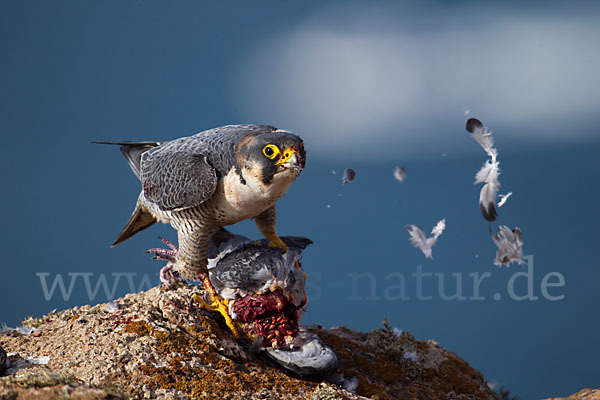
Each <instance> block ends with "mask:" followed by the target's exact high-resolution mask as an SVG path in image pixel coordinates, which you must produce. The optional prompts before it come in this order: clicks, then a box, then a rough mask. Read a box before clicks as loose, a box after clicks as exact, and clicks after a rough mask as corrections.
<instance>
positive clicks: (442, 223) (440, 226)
mask: <svg viewBox="0 0 600 400" xmlns="http://www.w3.org/2000/svg"><path fill="white" fill-rule="evenodd" d="M444 229H446V219H445V218H444V219H441V220H439V221H438V223H437V224H436V225H435V226H434V227H433V229H432V230H431V234H432V235H433V237H434V238H436V239H437V238H438V237H440V235H441V234H442V232H444ZM434 243H435V242H434Z"/></svg>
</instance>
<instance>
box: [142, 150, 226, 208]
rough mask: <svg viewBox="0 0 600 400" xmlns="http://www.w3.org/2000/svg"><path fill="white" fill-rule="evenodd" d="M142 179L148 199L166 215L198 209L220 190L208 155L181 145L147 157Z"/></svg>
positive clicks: (149, 153)
mask: <svg viewBox="0 0 600 400" xmlns="http://www.w3.org/2000/svg"><path fill="white" fill-rule="evenodd" d="M141 177H142V187H143V189H144V196H145V197H146V199H148V200H149V201H151V202H153V203H155V204H157V205H158V207H159V208H160V209H161V210H164V211H166V210H181V209H185V208H190V207H195V206H197V205H199V204H201V203H203V202H205V201H206V200H208V199H209V198H210V197H211V196H212V195H213V193H214V192H215V189H216V188H217V174H216V171H215V169H214V168H213V167H212V166H211V165H210V164H209V163H208V160H207V158H206V155H204V154H201V153H198V152H196V151H189V150H186V149H185V147H184V146H182V145H181V144H180V145H179V146H165V147H162V146H161V147H157V148H155V149H152V150H149V151H147V152H145V153H143V154H142V162H141Z"/></svg>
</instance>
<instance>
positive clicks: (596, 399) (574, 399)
mask: <svg viewBox="0 0 600 400" xmlns="http://www.w3.org/2000/svg"><path fill="white" fill-rule="evenodd" d="M546 400H600V389H583V390H581V391H579V392H577V393H575V394H572V395H571V396H569V397H552V398H549V399H546Z"/></svg>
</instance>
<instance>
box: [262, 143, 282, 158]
mask: <svg viewBox="0 0 600 400" xmlns="http://www.w3.org/2000/svg"><path fill="white" fill-rule="evenodd" d="M279 153H281V151H280V150H279V147H277V146H275V145H274V144H268V145H266V146H265V147H264V148H263V154H264V155H265V156H266V157H267V158H270V159H271V160H272V159H274V158H275V157H277V156H278V155H279Z"/></svg>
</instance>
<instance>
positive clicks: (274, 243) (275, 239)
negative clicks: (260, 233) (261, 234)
mask: <svg viewBox="0 0 600 400" xmlns="http://www.w3.org/2000/svg"><path fill="white" fill-rule="evenodd" d="M265 237H266V238H267V239H269V241H270V242H269V247H279V248H280V249H283V251H287V249H288V247H287V245H286V244H285V243H283V241H282V240H281V239H279V236H277V234H276V233H273V234H269V235H265Z"/></svg>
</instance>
